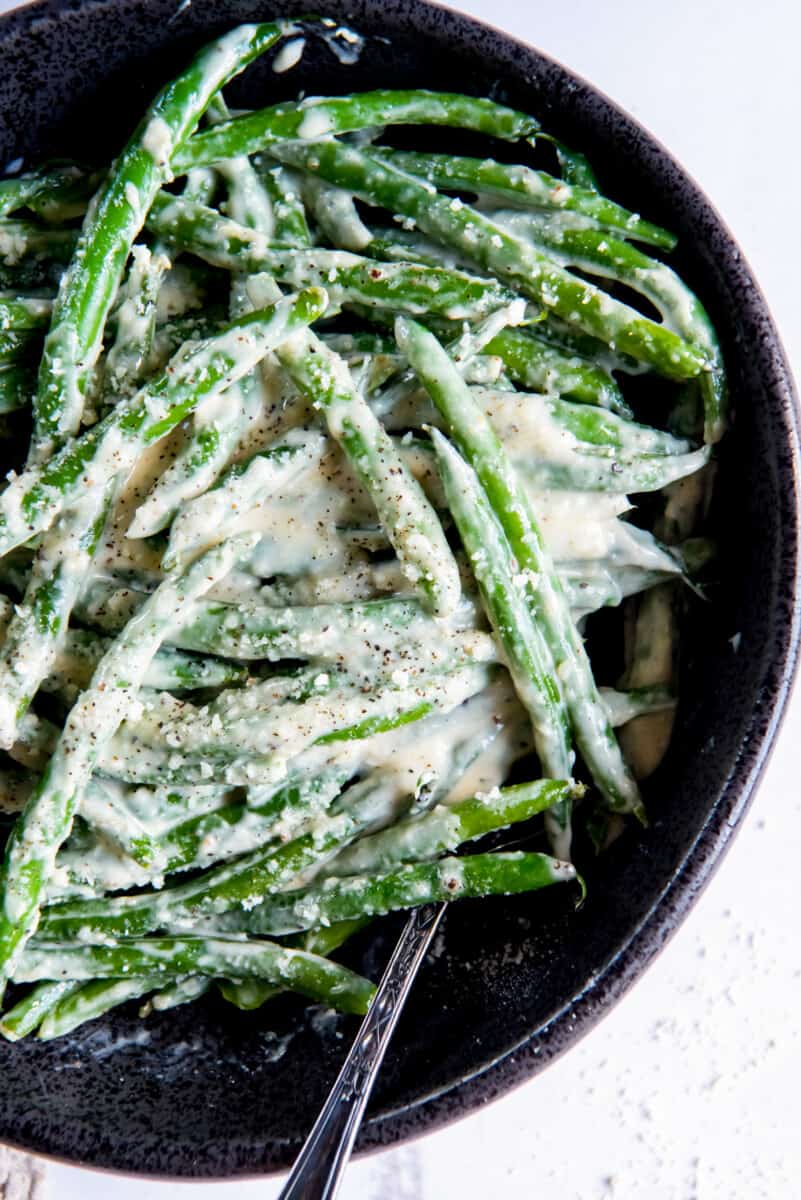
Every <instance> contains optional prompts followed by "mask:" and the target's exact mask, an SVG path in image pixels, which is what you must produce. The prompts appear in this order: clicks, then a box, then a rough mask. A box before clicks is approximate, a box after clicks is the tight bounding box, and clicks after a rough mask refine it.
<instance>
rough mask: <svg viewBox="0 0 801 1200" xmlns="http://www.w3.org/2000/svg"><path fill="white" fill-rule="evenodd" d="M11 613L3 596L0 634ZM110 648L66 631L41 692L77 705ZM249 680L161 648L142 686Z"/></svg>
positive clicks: (190, 687) (220, 664)
mask: <svg viewBox="0 0 801 1200" xmlns="http://www.w3.org/2000/svg"><path fill="white" fill-rule="evenodd" d="M142 599H144V595H143V596H142ZM12 613H13V605H12V604H11V602H10V601H7V600H6V599H5V597H4V596H0V632H2V634H3V635H4V634H5V631H6V629H7V628H8V624H9V622H10V620H11V618H12ZM107 645H108V640H107V639H106V638H103V637H101V636H99V635H98V634H97V633H94V632H93V631H91V630H87V629H68V630H66V632H65V634H64V638H63V643H62V645H61V646H60V648H58V649H57V652H56V657H55V660H54V662H53V664H52V668H51V670H50V674H49V675H47V676H46V677H45V678H44V679H43V680H42V682H41V684H40V687H41V688H42V691H44V692H53V693H55V694H56V695H58V696H60V697H61V698H62V699H63V700H66V701H67V703H69V704H74V703H75V700H76V699H77V695H78V692H79V691H80V690H81V689H82V688H84V687H85V686H86V685H87V683H89V680H90V679H91V677H92V671H93V670H94V668H95V667H96V665H97V663H98V662H99V661H100V659H101V658H102V656H103V653H104V651H105V649H106V647H107ZM246 678H247V668H246V667H245V666H243V665H241V664H239V663H234V662H226V661H225V660H224V659H222V658H216V657H215V658H211V657H208V656H200V655H195V654H187V653H184V652H183V651H181V650H176V649H175V648H172V647H162V648H161V649H160V650H159V651H158V653H157V654H156V657H155V658H154V659H153V662H152V663H151V664H150V667H149V668H148V671H147V674H146V675H145V678H144V680H143V686H144V687H148V688H155V689H157V690H162V689H165V688H166V689H168V690H169V691H179V692H180V691H194V690H195V689H197V688H215V687H230V686H231V685H232V684H239V683H244V682H245V680H246Z"/></svg>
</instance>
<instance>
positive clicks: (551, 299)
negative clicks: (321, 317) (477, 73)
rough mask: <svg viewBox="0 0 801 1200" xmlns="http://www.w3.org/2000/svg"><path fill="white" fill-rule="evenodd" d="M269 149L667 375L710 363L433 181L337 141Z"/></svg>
mask: <svg viewBox="0 0 801 1200" xmlns="http://www.w3.org/2000/svg"><path fill="white" fill-rule="evenodd" d="M273 153H274V154H275V155H276V157H278V158H280V159H281V161H282V162H287V163H289V165H290V166H295V167H303V169H304V170H307V171H309V172H310V173H311V174H313V175H319V176H320V177H322V178H323V179H326V180H327V181H328V182H329V183H333V184H336V185H337V186H338V187H344V188H347V189H348V190H349V191H351V192H352V193H353V194H354V195H355V196H357V197H358V198H359V199H361V200H366V201H367V202H368V203H371V204H379V205H381V206H382V207H384V208H388V209H389V210H390V211H391V212H393V213H400V214H402V215H403V216H405V217H407V218H408V219H410V220H414V221H415V222H416V223H417V224H418V225H419V226H420V228H421V229H422V230H423V231H424V232H425V233H428V234H429V235H430V236H432V237H434V238H435V240H441V241H444V242H445V243H446V245H449V246H454V247H456V248H457V249H458V250H459V251H460V253H463V254H465V255H466V256H467V257H468V258H470V259H473V260H475V261H476V262H478V263H479V264H480V265H481V266H482V267H483V268H484V269H486V270H489V271H490V272H492V273H494V274H497V275H498V276H499V277H500V278H501V279H503V280H506V281H507V282H509V283H511V284H512V285H513V286H514V287H516V288H518V289H519V290H520V291H521V292H523V293H524V294H525V295H527V296H530V297H531V298H532V299H533V300H536V301H537V302H539V303H540V304H542V305H544V306H545V308H546V309H547V310H550V311H553V312H554V313H556V314H557V315H558V316H560V317H563V318H564V319H565V320H568V321H570V322H571V323H573V324H575V325H576V326H577V327H578V328H579V329H581V330H584V331H586V332H587V333H590V334H592V335H593V336H595V337H599V338H600V339H601V340H602V341H604V342H606V343H608V344H609V345H611V346H612V347H613V348H616V349H618V350H620V351H623V352H624V353H627V354H630V355H632V357H634V358H636V359H637V360H638V361H641V362H644V363H647V364H648V365H649V366H651V367H653V368H654V369H655V370H657V371H659V372H660V373H662V374H664V375H666V376H667V377H668V378H671V379H684V378H688V377H693V376H695V375H698V374H699V373H700V372H701V371H703V370H705V369H706V368H707V364H708V360H707V357H706V355H705V354H702V353H701V352H699V351H698V350H697V349H696V348H695V347H694V346H691V345H690V344H689V343H688V342H686V341H684V340H682V338H680V337H679V336H678V335H677V334H675V333H673V332H671V331H670V330H669V329H667V328H665V327H664V326H663V325H659V324H657V323H656V322H654V321H650V320H648V319H647V318H645V317H643V316H641V315H640V314H639V313H638V312H637V311H636V310H635V309H633V308H630V307H629V306H628V305H626V304H623V303H621V302H620V301H618V300H614V299H613V298H612V297H611V296H609V295H608V294H607V293H605V292H602V291H601V290H599V289H598V288H595V287H593V286H592V285H590V284H587V283H585V282H584V281H583V280H581V279H579V278H578V277H577V276H575V275H571V274H570V272H569V271H566V270H564V269H563V268H562V267H558V266H556V264H555V263H554V262H553V261H552V260H551V259H549V258H547V257H546V256H545V255H543V254H540V253H539V252H538V251H536V250H535V249H534V248H533V247H532V246H530V245H529V244H528V243H527V242H526V241H525V240H523V239H521V238H517V237H514V236H512V235H511V234H509V233H508V232H507V231H506V229H505V228H504V227H503V226H501V225H500V224H497V223H496V222H494V221H492V220H490V219H489V218H488V217H486V216H484V215H483V214H481V213H479V212H478V211H477V210H475V209H472V208H470V207H469V205H465V204H462V203H461V201H459V200H449V199H448V198H447V197H445V196H440V195H439V194H438V193H437V192H436V191H434V189H433V188H432V187H431V185H430V184H426V183H425V182H423V181H418V180H415V179H414V178H413V177H412V176H410V175H406V174H404V172H403V171H399V170H397V169H396V168H395V167H392V166H390V165H389V164H388V163H383V162H380V161H378V160H377V159H375V158H373V157H371V156H370V155H369V154H366V153H365V152H364V151H361V150H358V149H356V148H355V147H353V146H343V145H340V144H339V143H337V142H317V143H315V144H314V145H313V146H308V145H304V144H302V143H299V142H295V143H291V144H290V143H287V144H281V145H279V146H277V147H274V149H273Z"/></svg>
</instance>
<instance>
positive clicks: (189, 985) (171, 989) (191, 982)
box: [139, 975, 255, 1017]
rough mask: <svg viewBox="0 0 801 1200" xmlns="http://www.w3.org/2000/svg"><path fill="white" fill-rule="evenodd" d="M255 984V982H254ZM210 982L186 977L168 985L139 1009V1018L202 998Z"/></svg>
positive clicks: (190, 976)
mask: <svg viewBox="0 0 801 1200" xmlns="http://www.w3.org/2000/svg"><path fill="white" fill-rule="evenodd" d="M254 982H255V980H254ZM211 984H212V981H211V980H210V979H207V978H205V977H204V976H202V975H186V976H185V977H184V978H183V979H176V980H175V982H174V983H168V984H167V986H166V987H165V988H162V989H161V990H160V991H158V992H156V994H155V995H154V996H151V997H150V999H149V1000H148V1002H147V1004H145V1005H144V1006H143V1008H140V1010H139V1016H140V1017H142V1016H149V1014H150V1012H151V1011H152V1012H166V1011H167V1010H168V1009H170V1008H178V1007H179V1006H180V1005H181V1004H189V1003H191V1001H192V1000H197V999H199V997H200V996H204V995H205V994H206V992H208V991H209V990H210V988H211Z"/></svg>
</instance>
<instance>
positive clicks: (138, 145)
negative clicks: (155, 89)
mask: <svg viewBox="0 0 801 1200" xmlns="http://www.w3.org/2000/svg"><path fill="white" fill-rule="evenodd" d="M289 28H290V27H289V26H288V25H286V24H285V23H284V22H280V21H279V22H276V23H274V24H269V25H242V26H240V27H239V28H237V29H234V30H233V31H232V32H231V33H228V34H225V35H223V37H221V38H219V39H218V40H217V41H216V42H212V43H210V44H209V45H208V46H206V47H204V49H203V50H201V51H200V53H199V54H198V55H197V57H196V58H195V59H194V61H193V62H192V63H191V64H190V65H189V67H188V68H187V69H186V70H185V71H184V72H183V73H182V74H181V75H179V76H178V77H177V79H175V80H174V81H173V82H172V83H169V84H167V86H166V87H165V88H164V89H163V90H162V91H161V92H160V93H159V95H158V96H157V97H156V99H155V100H154V101H153V103H152V104H151V105H150V108H149V109H148V111H147V113H146V114H145V116H144V118H143V120H142V121H141V123H140V125H139V126H138V128H137V129H136V131H135V133H134V134H133V137H132V138H131V140H130V141H129V142H128V144H127V146H126V147H125V149H124V150H123V151H122V153H121V154H120V155H119V157H118V158H117V160H116V162H115V165H114V167H113V169H112V171H111V172H110V174H109V175H108V177H107V178H106V180H105V182H104V183H103V184H102V185H101V187H100V189H99V191H98V192H97V194H96V196H95V198H94V201H93V204H92V206H91V208H90V210H89V212H88V214H87V217H86V219H85V221H84V226H83V229H82V230H81V234H80V237H79V240H78V245H77V248H76V250H75V254H74V256H73V258H72V260H71V262H70V265H69V267H68V269H67V271H66V272H65V274H64V277H63V279H62V281H61V284H60V286H59V291H58V296H57V298H56V302H55V305H54V308H53V317H52V321H51V325H50V331H49V333H48V335H47V338H46V340H45V349H44V356H43V358H42V364H41V367H40V371H39V385H38V390H37V394H36V398H35V401H34V425H35V428H34V444H33V445H34V455H33V457H34V459H42V458H47V457H49V455H50V453H51V452H52V449H53V448H54V446H55V445H57V444H58V443H59V442H61V441H62V440H63V439H64V438H66V437H69V436H70V435H71V434H74V433H75V432H76V431H77V429H78V426H79V424H80V420H81V414H82V411H83V404H84V397H85V394H86V389H87V385H88V382H89V379H90V377H91V373H92V371H93V368H94V365H95V363H96V361H97V358H98V355H99V353H100V350H101V346H102V339H103V329H104V326H105V321H106V317H107V316H108V313H109V309H110V308H111V304H112V302H113V299H114V294H115V292H116V290H117V287H118V286H119V282H120V279H121V276H122V272H123V270H124V267H125V263H126V260H127V258H128V254H129V252H130V249H131V245H132V243H133V241H134V239H135V237H136V235H137V234H138V233H139V230H140V229H141V228H142V225H143V224H144V221H145V218H146V216H147V212H148V209H149V208H150V205H151V204H152V202H153V199H154V197H155V196H156V194H157V193H158V191H159V189H160V188H161V187H162V185H163V184H164V183H166V182H167V181H168V180H169V179H170V178H171V175H172V166H171V160H172V159H173V157H174V155H175V152H176V150H178V149H180V147H181V146H182V145H183V143H184V141H185V140H186V138H187V137H188V136H189V135H190V134H191V133H192V131H193V130H194V128H195V127H196V125H197V123H198V121H199V120H200V117H201V116H202V114H203V112H204V111H205V109H206V107H207V106H208V104H209V101H210V100H211V98H212V96H213V95H214V94H215V92H217V91H218V90H219V89H220V88H221V87H222V86H223V85H224V84H225V83H227V82H228V80H229V79H231V78H232V77H233V76H235V75H237V74H239V72H240V71H242V70H244V68H245V67H246V66H247V65H248V63H250V62H252V60H253V59H254V58H257V57H258V56H259V55H260V54H262V53H264V51H265V50H267V49H269V47H270V46H272V45H274V44H275V42H276V41H278V39H279V38H280V37H282V36H283V35H284V34H285V33H286V32H287V31H288V29H289Z"/></svg>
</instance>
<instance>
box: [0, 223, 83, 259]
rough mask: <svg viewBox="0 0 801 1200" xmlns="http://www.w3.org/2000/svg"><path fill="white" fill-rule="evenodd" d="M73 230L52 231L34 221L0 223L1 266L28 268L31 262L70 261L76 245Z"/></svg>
mask: <svg viewBox="0 0 801 1200" xmlns="http://www.w3.org/2000/svg"><path fill="white" fill-rule="evenodd" d="M76 237H77V235H76V232H75V230H73V229H53V228H50V227H48V226H47V225H37V224H36V223H35V222H34V221H7V220H0V262H2V263H4V264H5V265H6V266H7V267H18V266H22V267H23V268H24V267H27V266H29V263H30V260H35V261H37V262H42V263H45V262H46V263H48V264H51V265H52V264H55V263H65V262H68V261H69V258H70V255H71V254H72V252H73V249H74V247H75V241H76Z"/></svg>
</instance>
